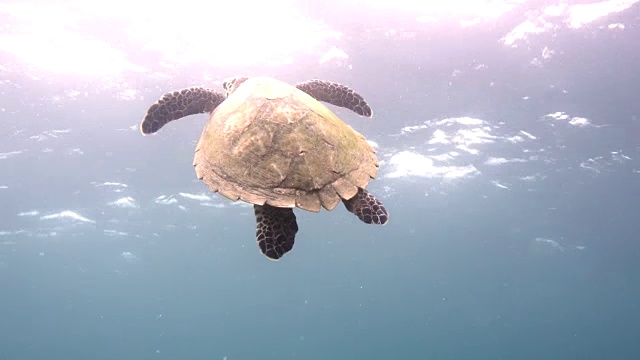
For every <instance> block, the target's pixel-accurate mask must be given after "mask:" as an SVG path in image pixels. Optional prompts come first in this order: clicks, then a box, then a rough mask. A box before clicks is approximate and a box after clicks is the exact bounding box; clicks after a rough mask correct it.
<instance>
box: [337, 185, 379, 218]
mask: <svg viewBox="0 0 640 360" xmlns="http://www.w3.org/2000/svg"><path fill="white" fill-rule="evenodd" d="M342 202H343V203H344V206H346V208H347V210H349V212H351V213H353V214H355V215H356V216H357V217H358V219H360V220H362V221H363V222H365V223H367V224H375V225H384V224H386V223H387V221H388V220H389V213H388V212H387V209H385V208H384V205H382V202H380V200H378V199H376V197H375V196H373V195H371V194H370V193H369V192H368V191H367V190H365V189H359V190H358V193H357V194H355V195H354V196H353V197H352V198H351V199H349V200H344V199H343V200H342Z"/></svg>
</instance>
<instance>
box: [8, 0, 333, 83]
mask: <svg viewBox="0 0 640 360" xmlns="http://www.w3.org/2000/svg"><path fill="white" fill-rule="evenodd" d="M0 15H3V16H6V17H7V18H8V19H9V21H10V24H9V25H6V26H4V28H5V31H3V33H2V34H1V35H0V51H3V52H7V53H10V54H12V55H13V56H15V57H16V58H18V59H20V60H22V61H24V62H26V63H28V64H30V65H32V66H36V67H39V68H42V69H44V70H46V71H51V72H58V73H75V74H81V75H102V76H111V75H114V74H117V73H122V72H125V71H143V70H144V68H143V67H141V66H139V65H143V64H137V65H136V64H134V63H133V61H136V60H137V59H135V58H134V57H133V56H132V55H133V54H135V51H137V50H142V51H143V52H145V53H151V54H155V55H157V57H155V58H156V59H157V60H156V61H155V62H154V63H153V64H144V65H150V66H154V65H158V64H162V65H164V66H165V67H176V66H186V65H193V64H205V65H210V66H248V65H256V64H259V65H279V64H286V63H291V62H293V61H295V59H296V57H297V56H300V55H304V54H311V55H313V56H316V57H317V58H320V57H321V56H322V54H324V53H326V52H327V51H328V50H329V49H331V48H332V47H333V46H335V44H333V40H335V39H338V38H339V37H340V34H339V33H336V32H334V31H331V30H330V29H328V28H327V26H326V25H324V24H323V23H322V22H320V21H315V20H312V19H308V18H305V17H303V16H302V15H301V14H300V13H298V12H297V10H296V7H295V1H293V0H275V1H270V2H264V1H260V0H241V1H226V2H218V1H206V2H202V1H199V0H183V1H181V2H179V3H177V4H174V5H173V6H160V5H159V4H158V3H157V1H151V0H138V1H130V0H112V1H91V2H87V1H79V0H69V1H67V2H66V3H65V6H55V5H54V4H37V5H36V4H29V3H18V2H15V3H7V4H0ZM11 23H12V24H11ZM119 39H125V41H124V43H123V41H121V40H119ZM132 46H133V47H134V48H133V49H132ZM132 50H134V51H132Z"/></svg>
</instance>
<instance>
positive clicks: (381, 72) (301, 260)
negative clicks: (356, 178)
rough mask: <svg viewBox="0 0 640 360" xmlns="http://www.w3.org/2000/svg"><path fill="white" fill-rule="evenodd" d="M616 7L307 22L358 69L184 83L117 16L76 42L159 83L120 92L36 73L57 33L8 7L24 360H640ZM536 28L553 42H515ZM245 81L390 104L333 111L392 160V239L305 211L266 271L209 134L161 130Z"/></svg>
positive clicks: (1, 217) (0, 156)
mask: <svg viewBox="0 0 640 360" xmlns="http://www.w3.org/2000/svg"><path fill="white" fill-rule="evenodd" d="M623 3H624V4H627V5H629V6H627V7H624V6H622V5H620V4H623ZM15 4H18V3H15ZM612 4H613V5H615V4H618V5H619V6H622V7H623V8H624V9H622V10H620V11H615V12H611V13H610V14H608V15H606V14H605V15H603V16H602V17H600V18H598V19H596V20H592V21H590V22H587V23H585V24H584V25H582V26H580V27H570V26H567V25H566V24H567V21H568V19H569V18H570V16H569V15H568V14H571V12H570V11H569V10H568V9H565V11H564V12H563V15H562V16H556V17H554V16H549V15H544V10H545V9H547V10H548V7H547V6H542V5H540V4H539V3H538V2H526V3H524V4H523V5H519V6H515V7H514V8H513V9H512V10H511V11H509V12H507V13H505V14H503V15H502V16H501V17H498V18H497V19H494V20H488V21H486V22H481V23H480V24H478V25H475V26H459V23H458V22H457V21H453V20H451V19H449V18H447V17H446V16H444V18H443V19H441V20H440V22H438V21H436V22H435V23H425V22H424V21H417V20H416V18H417V17H418V14H414V13H412V12H411V11H397V12H392V11H386V10H380V9H376V8H373V7H372V8H369V7H367V6H364V5H362V4H361V5H352V6H350V7H347V8H346V9H345V10H346V11H347V13H342V14H334V13H332V11H331V10H330V7H329V5H327V8H329V9H327V8H325V7H321V6H317V5H314V4H304V5H300V9H299V10H300V11H302V12H303V13H304V14H306V15H307V16H315V17H316V18H317V19H322V20H323V21H324V23H325V24H326V26H327V27H329V28H331V29H333V30H334V31H338V32H340V33H342V34H343V35H344V37H343V38H340V40H337V41H338V45H336V46H337V47H338V48H340V49H341V51H344V52H345V53H348V58H343V57H340V56H337V57H334V58H332V59H331V60H329V61H318V56H316V55H314V54H315V53H314V54H310V53H305V52H303V53H300V54H297V55H296V56H294V58H293V59H292V60H291V61H288V62H287V64H280V65H274V64H272V60H273V59H264V63H261V62H260V61H257V60H256V62H255V63H250V64H228V63H227V64H216V65H215V66H214V65H208V64H207V62H206V59H207V57H208V56H213V57H215V56H216V55H215V51H214V52H211V53H204V55H202V59H204V60H202V59H201V60H202V61H200V62H198V61H196V60H193V61H192V62H187V61H186V60H185V59H186V57H187V55H193V54H187V53H181V52H178V53H177V54H178V55H182V56H183V57H182V58H180V57H178V59H181V60H184V63H181V62H180V61H178V60H176V59H173V60H172V61H174V63H172V64H171V66H165V65H163V64H165V63H166V62H168V61H170V60H167V59H172V58H170V57H166V58H161V56H160V55H158V51H159V50H158V49H151V50H149V48H146V47H142V46H138V45H136V44H137V43H136V41H138V40H139V39H137V38H135V37H133V36H132V35H131V33H129V32H127V31H125V30H123V29H126V27H122V28H120V26H121V23H120V22H116V21H115V20H113V19H112V18H111V17H109V16H114V15H113V14H111V15H104V18H97V19H96V18H90V17H88V18H86V19H85V18H83V21H85V20H86V22H83V21H79V22H78V23H77V24H76V23H75V22H74V23H73V24H75V25H73V26H71V25H69V29H71V30H73V31H75V32H77V33H79V34H84V35H86V36H87V37H88V39H89V40H90V41H92V42H91V43H92V44H94V43H95V44H97V43H98V39H101V40H104V41H108V42H109V44H110V46H113V47H114V48H118V49H120V50H121V51H122V53H123V54H125V57H126V59H128V60H129V61H130V62H131V63H135V64H137V65H140V66H144V70H143V71H141V70H140V69H137V70H131V69H127V70H123V71H121V72H116V73H113V72H107V71H106V69H107V65H109V66H111V65H113V64H114V63H117V61H115V60H114V61H110V62H107V63H105V64H103V65H101V66H97V65H96V68H95V69H94V68H91V69H90V70H88V71H85V72H82V73H79V68H80V67H81V65H82V62H79V63H78V64H77V65H74V66H73V67H72V68H67V67H65V64H68V63H69V61H72V60H73V59H72V58H70V57H69V58H63V59H66V60H67V61H66V62H62V63H59V64H58V63H55V61H57V59H59V57H60V56H63V55H64V54H63V53H64V52H65V51H71V50H70V49H71V48H68V49H67V50H65V48H62V49H60V53H62V55H61V54H60V53H58V52H57V51H52V52H50V53H49V55H47V56H44V57H42V56H36V58H35V59H34V58H30V57H29V54H31V53H30V52H28V51H26V50H24V51H23V50H20V49H22V48H20V47H19V46H17V45H15V44H22V45H26V46H27V48H28V49H30V50H29V51H32V52H34V51H36V50H38V49H40V48H42V46H43V45H42V44H40V43H37V42H36V40H34V39H36V38H39V37H38V36H43V35H42V34H45V33H46V31H52V33H54V34H58V33H55V32H54V29H56V25H51V24H48V23H47V26H48V27H46V29H45V33H37V32H36V33H35V34H36V35H38V34H40V35H38V36H36V37H34V38H29V37H27V38H19V37H16V39H19V40H20V41H22V42H15V41H13V40H11V39H13V38H12V37H13V36H18V35H20V34H22V33H21V32H22V31H26V30H24V29H32V28H31V27H30V26H29V24H31V25H33V24H36V22H35V21H36V20H37V19H40V18H37V17H36V15H34V14H33V13H30V12H28V11H26V12H25V11H22V12H21V9H22V10H24V9H23V8H21V7H20V6H17V7H12V6H9V5H2V6H0V15H2V16H3V17H4V18H5V20H7V21H8V23H10V24H13V27H10V26H9V27H4V28H0V60H2V62H1V63H0V64H1V65H2V67H0V74H1V81H0V94H1V98H0V124H1V125H2V127H1V128H0V360H33V359H66V360H76V359H78V360H80V359H83V360H84V359H94V360H102V359H118V360H128V359H178V358H179V359H194V360H196V359H207V360H209V359H221V360H236V359H265V360H267V359H420V360H423V359H456V360H461V359H473V360H481V359H492V360H495V359H519V360H525V359H563V360H564V359H580V360H582V359H585V360H587V359H616V360H622V359H630V360H632V359H639V358H640V345H639V343H638V341H637V339H638V338H639V336H640V308H639V306H640V305H639V304H640V285H639V284H640V283H639V282H638V278H640V265H639V262H638V259H639V256H640V247H639V246H638V244H637V240H638V238H637V233H638V230H640V228H639V225H638V221H637V218H638V215H639V214H640V202H638V197H639V196H640V185H639V180H640V160H639V159H640V145H639V141H640V118H639V117H640V106H638V102H637V94H638V93H640V85H639V84H640V68H639V67H638V61H637V54H638V53H640V52H639V51H640V48H639V47H638V45H637V44H638V43H637V41H636V39H637V38H638V36H640V31H639V29H640V27H639V25H640V22H639V21H640V20H639V19H640V17H639V11H640V8H639V6H638V5H637V4H635V5H633V4H632V2H630V1H627V2H625V1H618V2H615V4H614V2H602V3H601V4H600V7H598V8H597V10H598V11H604V10H603V9H604V8H605V7H606V6H605V5H609V6H613V5H612ZM334 5H335V4H334ZM335 6H337V5H335ZM16 9H17V10H16ZM61 9H67V10H69V12H70V13H73V12H74V11H81V10H79V9H78V8H75V7H73V6H69V7H68V8H65V7H62V8H61ZM572 9H574V8H572ZM575 9H583V8H575ZM134 10H135V9H132V10H131V11H134ZM83 11H86V9H85V10H83ZM576 11H577V10H576ZM25 13H26V14H28V15H25ZM356 13H357V14H358V16H355V15H356ZM349 14H353V15H354V16H349ZM60 16H61V15H60ZM123 16H124V15H123ZM33 19H36V20H33ZM89 19H93V20H91V21H89ZM527 19H529V20H531V21H534V20H535V21H538V25H540V22H541V21H542V20H540V19H544V23H548V24H551V25H552V26H551V25H550V26H548V27H546V28H545V29H546V30H545V31H541V32H539V33H536V32H533V33H531V34H528V35H527V36H526V37H523V38H521V39H519V40H517V41H515V45H514V46H511V45H509V44H506V43H505V41H504V38H505V36H506V35H507V34H509V33H511V32H512V30H514V29H516V28H518V25H519V24H521V23H523V22H525V21H526V20H527ZM536 19H538V20H536ZM574 20H575V19H574ZM29 21H32V22H29ZM127 21H133V24H135V19H134V20H131V19H130V18H127ZM535 21H534V22H535ZM20 25H23V26H24V28H20ZM129 25H130V24H129ZM61 26H62V25H61ZM64 26H67V25H64ZM194 26H195V25H194ZM274 26H275V25H274ZM16 28H19V29H22V30H16ZM65 29H66V28H65ZM69 29H67V30H69ZM33 31H35V30H33ZM168 31H169V30H168ZM170 31H175V32H176V33H179V31H180V28H179V27H176V28H174V29H172V30H170ZM60 34H63V33H62V32H60V33H59V34H58V35H60ZM64 34H66V33H64ZM231 35H233V32H230V33H229V36H231ZM20 36H21V35H20ZM56 36H57V35H56ZM245 40H246V39H245ZM12 41H13V42H12ZM29 41H32V42H33V43H32V45H33V46H32V47H28V45H29ZM52 41H53V40H52ZM261 41H262V40H261ZM150 43H151V42H149V44H150ZM224 44H226V45H225V46H231V45H230V44H232V43H230V42H224ZM188 45H190V46H192V45H193V44H188ZM208 46H210V45H208ZM256 46H257V45H256ZM274 46H275V45H274ZM310 46H311V45H310ZM328 48H331V46H328V47H324V48H323V49H324V50H327V49H328ZM54 49H55V47H54ZM80 50H81V51H80V54H82V56H87V59H93V60H92V61H94V62H95V64H98V60H100V59H101V58H103V57H104V56H103V55H101V54H99V55H96V57H91V56H92V51H93V52H94V53H95V51H94V50H92V49H86V50H83V49H80ZM194 51H195V50H194ZM203 51H204V50H203ZM220 51H221V52H222V51H224V47H223V46H222V45H221V49H220ZM25 54H26V55H25ZM258 55H260V54H258ZM48 56H50V58H49V57H48ZM78 56H80V55H78ZM265 56H266V55H265ZM216 59H218V58H216ZM244 59H245V60H249V59H246V58H244ZM223 60H224V59H223ZM267 60H269V61H267ZM220 61H222V60H220ZM52 64H57V65H56V66H58V68H55V67H54V66H53V65H52ZM87 64H89V65H91V64H93V63H89V62H85V65H87ZM46 65H52V66H51V67H46ZM114 66H115V65H114ZM63 67H64V69H63ZM109 69H111V68H109ZM76 70H78V72H74V71H76ZM101 71H104V73H101ZM245 74H249V75H256V74H266V75H270V76H273V77H277V78H279V79H281V80H284V81H287V82H290V83H296V82H299V81H305V80H308V79H311V78H321V79H324V80H329V81H336V82H340V83H343V84H346V85H348V86H349V87H351V88H353V89H356V91H358V92H359V93H360V94H362V95H363V96H364V97H365V98H366V99H367V101H368V102H369V103H370V104H371V106H372V108H373V110H374V116H373V118H372V119H366V118H360V117H358V116H357V115H355V114H353V113H351V112H349V111H346V110H343V109H339V108H336V107H332V106H330V108H331V109H332V110H334V111H335V112H336V113H337V114H338V115H339V116H340V117H341V118H342V119H343V120H345V121H346V122H347V123H349V124H350V125H351V126H353V127H354V128H355V129H356V130H357V131H359V132H360V133H362V134H363V135H365V136H366V137H367V138H368V139H369V140H371V141H372V142H373V143H374V145H375V147H376V150H377V153H378V157H379V159H380V161H381V166H380V173H379V176H378V177H377V179H375V180H373V181H372V182H371V183H370V185H369V187H368V189H369V190H370V191H371V192H372V193H374V194H376V196H378V197H379V198H380V199H381V200H382V201H383V202H384V204H385V205H386V207H387V209H388V210H389V212H390V222H389V224H388V225H386V226H384V227H377V226H370V225H365V224H363V223H362V222H360V221H359V220H358V219H357V218H356V217H355V216H352V215H351V214H349V213H348V212H346V211H345V210H344V208H343V207H341V206H338V207H337V208H336V209H335V210H334V211H333V212H326V211H323V212H321V213H319V214H315V213H309V212H304V211H302V210H298V211H297V212H296V214H297V218H298V224H299V227H300V231H299V232H298V235H297V241H296V244H295V247H294V249H293V250H292V251H291V252H290V253H288V254H286V255H285V257H284V258H283V259H282V260H280V261H279V262H271V261H268V260H267V259H266V258H265V257H263V256H262V255H261V254H260V252H259V250H258V247H257V245H256V244H255V240H254V236H255V220H254V216H253V210H252V208H251V207H250V206H247V205H246V204H241V203H231V202H230V201H228V200H226V199H224V198H222V197H221V196H219V195H217V194H212V193H209V192H208V190H207V188H206V186H205V185H204V184H203V183H201V182H200V181H198V180H197V179H196V176H195V172H194V170H193V166H192V159H193V151H194V148H195V144H196V142H197V140H198V137H199V135H200V132H201V130H202V127H203V126H204V124H205V122H206V119H207V117H206V115H204V114H202V115H194V116H190V117H188V118H185V119H182V120H179V121H176V122H172V123H170V124H169V125H167V126H165V127H164V128H163V129H161V130H160V131H159V132H158V133H157V134H156V135H154V136H148V137H143V136H142V135H141V134H140V132H139V130H138V125H139V122H140V120H141V119H142V116H143V115H144V113H145V111H146V109H147V107H148V106H149V105H150V104H151V103H153V102H154V101H156V99H158V98H159V97H160V96H161V95H162V94H164V93H166V92H168V91H171V90H174V89H180V88H183V87H187V86H192V85H205V86H210V87H212V88H216V89H218V90H220V89H221V87H220V81H221V80H222V79H224V78H225V77H228V76H234V75H245Z"/></svg>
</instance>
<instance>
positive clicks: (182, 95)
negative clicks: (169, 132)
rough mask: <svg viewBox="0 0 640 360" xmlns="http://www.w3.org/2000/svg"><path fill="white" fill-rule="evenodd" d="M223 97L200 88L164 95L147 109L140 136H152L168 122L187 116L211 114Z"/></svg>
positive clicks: (212, 91)
mask: <svg viewBox="0 0 640 360" xmlns="http://www.w3.org/2000/svg"><path fill="white" fill-rule="evenodd" d="M224 99H225V96H224V95H223V94H221V93H219V92H217V91H214V90H210V89H205V88H201V87H192V88H188V89H182V90H177V91H174V92H170V93H167V94H164V95H163V96H162V97H161V98H160V100H158V101H157V102H156V103H155V104H153V105H151V106H150V107H149V110H147V114H146V115H145V116H144V119H143V120H142V124H140V131H142V134H144V135H147V134H153V133H154V132H156V131H158V130H160V128H161V127H163V126H164V125H165V124H166V123H168V122H169V121H173V120H177V119H180V118H182V117H185V116H187V115H193V114H200V113H208V112H212V111H213V109H215V108H216V107H217V106H218V105H220V103H221V102H222V101H224Z"/></svg>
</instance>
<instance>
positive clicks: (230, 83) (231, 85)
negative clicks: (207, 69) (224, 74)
mask: <svg viewBox="0 0 640 360" xmlns="http://www.w3.org/2000/svg"><path fill="white" fill-rule="evenodd" d="M247 79H249V78H248V77H246V76H237V77H232V78H228V79H226V80H225V81H223V82H222V87H223V88H224V90H225V91H226V92H227V96H229V95H231V94H232V93H233V92H234V91H236V89H237V88H238V86H240V85H242V83H243V82H245V81H247Z"/></svg>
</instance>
